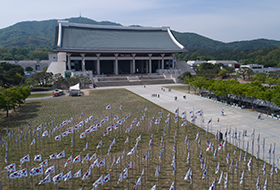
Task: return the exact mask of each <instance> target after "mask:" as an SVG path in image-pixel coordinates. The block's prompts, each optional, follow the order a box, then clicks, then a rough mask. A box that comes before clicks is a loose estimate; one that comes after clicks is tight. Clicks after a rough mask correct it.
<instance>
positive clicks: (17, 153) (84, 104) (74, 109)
mask: <svg viewBox="0 0 280 190" xmlns="http://www.w3.org/2000/svg"><path fill="white" fill-rule="evenodd" d="M109 104H110V105H111V107H112V109H110V110H106V106H107V105H109ZM120 105H122V111H121V110H120ZM146 107H147V110H146V111H145V108H146ZM160 110H162V108H160V107H158V106H157V105H155V104H153V103H151V102H149V101H146V100H144V99H143V98H141V97H139V96H137V95H135V94H133V93H130V92H128V91H126V90H124V89H114V90H94V91H91V93H90V95H88V96H83V97H69V96H62V97H58V98H51V99H44V100H36V101H27V102H26V104H25V105H23V106H22V107H20V108H19V109H18V110H17V112H18V113H17V114H15V115H14V116H13V117H11V126H13V127H10V128H8V130H9V131H13V133H14V135H11V138H8V136H7V135H6V127H7V121H6V120H4V121H3V122H2V123H1V135H2V138H3V137H4V139H5V141H8V144H9V146H8V151H7V153H8V163H5V162H4V160H5V154H6V144H5V145H4V146H3V147H2V146H0V168H1V169H0V179H1V181H2V189H6V188H7V189H79V188H81V187H83V190H85V189H92V187H93V186H92V184H93V183H94V182H95V181H96V180H97V179H98V178H99V177H100V176H101V175H107V174H108V173H109V172H110V174H111V180H110V181H108V182H107V183H105V184H104V185H103V186H102V185H99V186H98V189H128V190H130V189H133V186H134V184H135V181H136V180H137V179H138V178H139V177H140V176H141V172H142V169H143V167H145V174H144V175H143V177H142V185H139V186H138V188H137V189H141V190H146V189H150V188H151V187H152V186H153V185H155V184H157V190H158V189H169V188H170V185H171V184H172V182H173V181H176V183H175V184H176V188H175V189H176V190H183V189H208V188H209V187H210V185H211V184H212V182H213V181H214V179H216V189H224V188H223V187H224V177H223V180H222V183H221V184H220V185H219V184H217V181H218V178H219V176H220V172H221V171H223V172H224V173H226V172H227V173H228V176H229V179H228V189H250V188H252V189H255V188H256V185H255V184H256V181H257V177H258V175H260V183H261V186H263V183H264V180H265V178H266V177H267V175H269V172H270V169H271V166H269V165H268V164H267V165H266V170H267V171H266V175H265V176H263V175H262V165H263V162H262V161H261V160H259V159H255V158H253V162H252V167H251V171H248V169H247V163H248V161H249V159H250V158H251V155H248V156H247V158H246V159H245V161H244V160H243V159H244V151H241V154H242V160H241V161H240V162H238V168H237V173H236V174H234V167H235V163H236V160H238V157H239V154H240V150H239V149H237V152H236V153H235V154H233V152H234V148H235V146H233V145H230V144H229V143H227V144H226V147H225V149H221V150H219V151H217V157H216V158H213V151H212V150H211V149H210V151H205V149H206V147H207V144H206V142H207V140H208V138H209V142H211V143H212V144H213V143H214V149H213V150H215V148H217V147H218V145H219V143H218V141H217V139H215V136H214V135H212V134H209V133H208V134H206V132H205V130H203V129H201V128H198V127H196V126H195V125H194V124H191V123H188V125H187V127H186V126H181V124H182V123H183V121H182V120H181V119H179V122H177V123H175V122H174V116H175V115H174V113H171V115H170V122H169V123H166V122H165V120H166V119H167V115H168V113H169V112H168V111H166V110H163V112H162V113H159V111H160ZM182 111H183V110H180V113H181V112H182ZM187 111H189V110H187ZM81 113H83V116H81ZM128 113H130V116H129V117H128V118H127V119H126V120H125V121H124V122H123V123H122V124H121V125H119V128H118V129H113V130H112V131H109V134H108V135H106V136H103V134H104V132H105V130H106V128H107V127H108V126H110V125H111V124H112V123H116V121H117V120H113V118H114V117H115V116H117V115H118V116H119V118H123V117H124V116H125V115H127V114H128ZM144 114H145V117H144ZM188 114H189V113H188ZM92 115H93V116H94V119H93V120H90V121H89V122H88V123H86V124H85V125H84V126H82V127H80V129H79V130H75V132H74V133H71V134H68V135H67V136H65V137H62V140H61V141H55V136H57V135H59V134H62V133H63V132H64V131H67V129H68V128H69V127H74V126H75V125H77V124H79V122H80V121H82V120H85V119H86V118H88V117H89V116H92ZM161 115H162V117H161V119H160V122H159V124H155V120H156V119H157V118H159V117H160V116H161ZM106 116H109V118H110V119H109V120H108V121H106V122H105V123H103V124H102V126H101V127H99V128H98V131H93V132H91V133H88V134H87V135H86V138H80V137H79V136H80V134H81V133H82V132H84V131H85V130H86V129H87V128H89V127H90V126H91V125H93V124H96V123H98V122H101V120H102V119H104V118H105V117H106ZM180 116H181V115H180ZM71 117H73V121H72V122H71V123H69V124H67V125H64V126H63V127H60V128H59V129H58V130H57V131H55V132H53V133H52V134H51V135H50V137H48V136H47V137H44V139H41V137H42V133H43V132H44V131H45V130H44V125H45V123H46V122H47V123H46V124H47V126H46V130H50V129H53V128H54V127H55V126H59V124H61V123H62V122H63V121H65V120H67V119H70V118H71ZM143 117H144V120H143V121H142V122H141V123H140V125H139V126H136V124H137V122H138V121H140V120H141V118H143ZM153 117H154V118H155V120H154V121H153V122H151V120H152V118H153ZM96 118H99V121H98V122H95V123H94V121H95V119H96ZM135 118H137V121H136V122H135V124H134V125H133V127H132V129H131V130H130V132H128V133H126V132H125V131H126V129H127V128H128V127H129V126H130V125H131V123H132V121H133V120H134V119H135ZM201 119H202V118H201V117H198V118H197V120H196V123H198V124H199V123H200V122H201ZM52 120H53V126H52ZM29 123H31V125H30V126H28V124H29ZM21 124H22V127H23V132H22V133H21V137H22V143H21V142H20V141H19V139H18V138H19V137H20V135H19V131H20V130H19V128H20V126H21ZM41 124H42V126H43V129H41V130H36V129H37V127H38V126H39V125H41ZM149 127H150V130H148V129H149ZM33 129H35V130H36V131H35V133H34V134H33ZM29 130H30V132H29ZM164 131H165V134H164ZM175 131H176V134H177V135H176V136H175V135H174V134H175ZM198 132H199V134H200V135H199V136H200V138H201V148H199V146H198V141H195V137H196V134H197V133H198ZM38 133H39V138H40V139H37V136H38ZM152 134H153V140H152V146H151V149H149V140H150V137H151V135H152ZM186 134H188V139H189V149H187V144H185V143H184V141H185V137H186ZM139 135H141V136H142V139H141V140H140V141H139V144H138V147H137V149H136V151H135V153H134V154H132V155H126V156H124V158H123V159H122V160H121V163H119V164H116V163H115V164H114V165H113V167H111V163H112V161H113V158H114V156H116V160H117V158H118V157H119V156H121V155H122V152H123V150H124V149H125V151H126V154H127V153H128V152H129V151H130V150H131V149H132V148H133V147H134V146H135V143H136V138H137V137H138V136H139ZM25 136H26V140H25ZM174 136H175V137H174ZM127 137H129V142H128V143H124V142H125V140H126V138H127ZM34 138H36V143H35V144H33V145H32V146H30V144H31V142H32V141H33V139H34ZM72 138H73V147H72V146H71V144H72V143H71V139H72ZM114 138H115V139H116V143H115V144H114V145H113V146H112V149H111V151H110V154H107V152H108V148H109V146H110V144H111V142H112V141H113V139H114ZM16 139H17V141H18V142H17V144H15V141H16ZM161 139H163V140H162V145H163V144H164V145H165V148H164V149H163V152H162V156H161V159H159V154H160V151H161V149H162V145H161ZM100 140H102V141H103V146H102V147H101V148H99V149H96V147H97V145H98V143H99V142H100ZM175 140H176V142H177V146H176V149H175V152H174V151H173V150H172V149H173V145H174V141H175ZM87 142H88V149H87V150H85V151H83V148H84V146H85V145H86V143H87ZM232 142H233V143H242V140H241V141H240V140H239V141H238V140H236V139H235V140H232ZM243 143H244V142H243ZM245 143H246V142H245ZM63 150H65V154H66V156H65V157H63V158H60V159H52V160H50V159H49V166H52V165H55V167H56V172H55V174H51V177H53V176H54V175H56V174H58V173H60V172H63V174H66V173H67V172H68V171H70V170H72V175H73V174H74V173H76V172H77V171H78V170H79V169H81V170H82V175H84V173H85V172H86V171H87V170H88V168H89V166H90V164H92V163H93V161H94V160H91V161H85V162H84V163H81V162H78V163H74V164H72V163H70V164H68V165H67V167H64V164H65V162H66V160H67V159H68V157H69V156H70V155H72V156H73V158H74V157H76V156H77V155H79V154H80V155H81V157H82V159H83V158H84V157H85V156H86V154H87V153H89V154H90V156H91V155H92V154H94V153H97V156H98V159H99V161H100V160H102V159H104V158H106V165H105V166H101V167H94V168H92V170H91V172H92V175H90V176H89V177H88V178H87V179H85V180H82V179H81V177H79V178H72V179H70V180H68V181H65V182H64V181H58V183H57V184H56V185H54V183H53V182H51V183H45V184H42V185H38V183H39V182H40V181H41V180H42V179H43V178H44V176H45V175H37V176H32V177H22V178H17V179H8V178H7V171H6V170H5V169H4V167H5V166H7V165H8V164H12V163H16V166H17V170H18V169H20V168H19V162H20V159H21V158H22V157H23V156H25V155H27V154H30V159H31V161H30V162H25V163H23V165H22V168H27V169H28V172H29V171H30V169H31V168H34V167H38V166H39V163H40V162H37V161H33V159H34V155H37V154H41V155H42V157H43V160H45V159H48V158H49V156H50V155H51V154H53V153H55V152H57V153H59V152H61V151H63ZM147 151H149V153H150V157H149V158H148V159H147V160H145V159H144V160H142V157H143V155H144V154H145V153H146V152H147ZM188 151H189V152H190V155H191V156H190V163H187V155H188ZM201 151H202V155H203V158H204V159H205V157H206V160H207V161H206V165H205V166H208V172H207V175H206V178H204V179H202V174H203V171H204V169H201V167H200V166H201V162H200V160H199V155H200V152H201ZM175 153H176V172H175V175H173V166H171V162H172V159H173V155H174V154H175ZM228 153H229V154H230V161H229V164H227V162H226V157H227V155H228ZM231 160H233V164H234V165H233V166H232V168H231V170H230V171H229V166H230V163H231ZM130 161H133V165H132V168H131V169H129V170H128V171H129V173H128V178H126V179H124V180H123V181H122V182H120V183H119V184H117V181H118V179H119V176H120V173H121V171H122V170H123V169H124V168H125V167H126V166H127V165H128V164H129V163H130ZM218 162H220V168H221V169H220V171H219V172H218V174H215V169H216V166H217V163H218ZM159 164H160V166H161V170H160V172H159V176H157V177H155V171H156V168H157V166H158V165H159ZM189 167H192V170H193V183H192V184H190V180H189V179H188V180H184V176H185V174H186V173H187V171H188V169H189ZM47 168H48V167H45V168H44V170H46V169H47ZM243 170H245V178H244V180H243V184H241V185H240V184H239V181H240V177H241V173H242V171H243ZM224 176H225V174H224ZM278 181H279V174H277V175H276V174H275V172H274V175H273V177H268V184H269V187H268V189H271V187H272V185H273V186H274V188H276V187H277V188H278V186H279V184H278Z"/></svg>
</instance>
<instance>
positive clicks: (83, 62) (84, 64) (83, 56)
mask: <svg viewBox="0 0 280 190" xmlns="http://www.w3.org/2000/svg"><path fill="white" fill-rule="evenodd" d="M85 55H86V54H84V53H81V56H82V71H83V72H84V71H85V70H86V60H85Z"/></svg>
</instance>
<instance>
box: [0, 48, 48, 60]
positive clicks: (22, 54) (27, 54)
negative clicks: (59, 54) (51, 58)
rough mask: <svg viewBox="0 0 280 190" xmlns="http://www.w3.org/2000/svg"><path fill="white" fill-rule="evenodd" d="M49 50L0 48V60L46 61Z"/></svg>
mask: <svg viewBox="0 0 280 190" xmlns="http://www.w3.org/2000/svg"><path fill="white" fill-rule="evenodd" d="M51 52H52V50H51V49H50V48H36V49H35V48H16V47H13V48H4V47H1V48H0V60H47V59H48V54H49V53H51Z"/></svg>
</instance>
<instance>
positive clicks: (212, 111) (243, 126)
mask: <svg viewBox="0 0 280 190" xmlns="http://www.w3.org/2000/svg"><path fill="white" fill-rule="evenodd" d="M161 87H162V86H161V85H148V86H146V88H144V87H143V86H125V87H123V88H126V89H127V90H129V91H131V92H134V93H136V94H138V95H139V96H141V97H143V98H145V99H147V100H149V101H151V102H154V103H155V104H157V105H159V106H161V107H162V108H165V109H167V110H169V111H170V112H173V113H174V110H175V109H176V108H179V112H180V114H181V113H182V112H183V111H187V113H189V111H190V110H191V109H193V110H194V111H195V112H196V111H198V110H200V109H202V110H203V117H204V123H202V120H203V119H202V118H200V117H198V119H197V120H196V122H195V124H196V125H198V126H200V127H202V128H206V127H207V122H208V120H209V119H211V118H212V122H211V124H210V125H209V132H210V130H211V127H212V133H214V134H216V131H217V130H220V129H221V131H222V132H223V134H224V133H225V131H226V129H228V130H229V129H230V128H231V133H233V132H234V131H235V129H236V131H237V134H238V133H239V132H241V140H240V141H237V140H234V139H232V138H228V141H229V142H232V144H236V143H237V144H239V147H240V148H244V149H245V148H246V147H247V141H249V148H248V150H249V152H250V153H252V152H251V147H252V139H251V134H252V132H253V129H255V141H254V150H253V153H254V155H256V152H257V147H258V144H257V137H258V134H259V133H260V141H259V145H260V153H259V157H260V158H261V159H262V158H263V155H264V159H265V160H266V161H267V162H268V163H270V162H271V163H272V162H273V155H272V154H271V160H270V158H269V157H268V150H269V147H270V144H272V149H273V144H274V143H276V149H275V158H277V157H278V156H279V153H280V138H279V136H280V121H279V120H276V119H273V118H268V117H264V116H262V119H261V120H259V119H257V115H258V113H257V112H254V111H250V110H245V109H238V108H234V107H229V106H226V105H224V104H221V103H217V102H214V101H211V100H209V99H205V98H202V97H199V96H196V95H191V94H186V93H183V92H180V91H176V90H171V91H170V92H169V91H168V90H165V92H164V91H162V90H161ZM151 94H159V95H160V97H159V98H157V97H152V96H151ZM184 95H185V96H186V99H184V98H183V96H184ZM175 96H177V97H178V100H177V101H175V100H174V97H175ZM222 109H224V112H225V116H221V110H222ZM187 118H188V121H190V114H188V116H187ZM218 118H219V122H217V119H218ZM243 130H247V136H246V137H244V147H243V140H242V133H243ZM230 136H231V135H230ZM264 138H265V152H264V154H263V149H262V143H263V139H264ZM277 145H278V146H277ZM275 161H276V159H275Z"/></svg>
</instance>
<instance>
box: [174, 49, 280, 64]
mask: <svg viewBox="0 0 280 190" xmlns="http://www.w3.org/2000/svg"><path fill="white" fill-rule="evenodd" d="M178 60H184V61H188V60H201V61H203V60H206V61H207V60H236V61H238V62H240V63H243V64H261V65H264V66H265V67H276V66H278V67H280V47H279V48H262V49H250V50H228V49H222V50H213V49H188V52H186V53H183V54H179V55H178Z"/></svg>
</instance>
